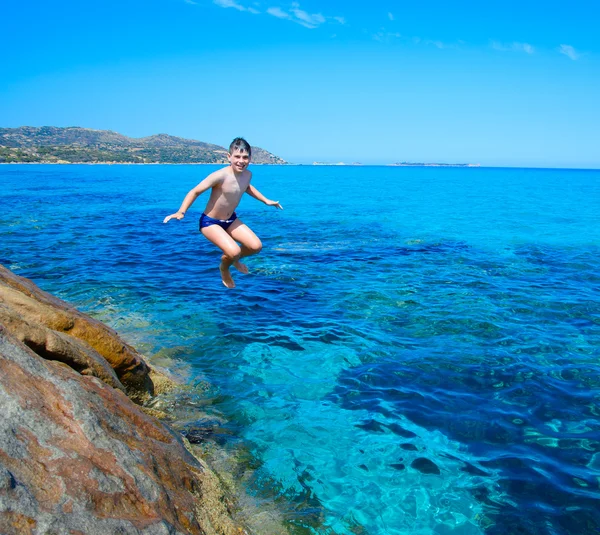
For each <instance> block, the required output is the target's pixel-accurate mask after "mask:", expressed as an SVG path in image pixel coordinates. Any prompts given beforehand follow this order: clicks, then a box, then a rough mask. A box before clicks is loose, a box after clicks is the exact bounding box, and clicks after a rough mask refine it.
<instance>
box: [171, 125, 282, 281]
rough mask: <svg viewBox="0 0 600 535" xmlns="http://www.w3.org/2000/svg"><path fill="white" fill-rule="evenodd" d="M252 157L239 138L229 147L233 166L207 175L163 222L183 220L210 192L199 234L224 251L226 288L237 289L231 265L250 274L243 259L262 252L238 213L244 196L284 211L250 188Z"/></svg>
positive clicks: (222, 274) (223, 261)
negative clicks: (205, 193) (201, 197)
mask: <svg viewBox="0 0 600 535" xmlns="http://www.w3.org/2000/svg"><path fill="white" fill-rule="evenodd" d="M251 156H252V149H251V148H250V145H249V144H248V142H247V141H246V140H245V139H243V138H241V137H236V138H235V139H234V140H233V141H232V142H231V145H229V152H228V153H227V159H228V160H229V164H230V165H229V166H227V167H223V169H219V170H218V171H215V172H214V173H211V174H210V175H208V176H207V177H206V178H205V179H204V180H203V181H202V182H200V184H198V185H197V186H196V187H195V188H194V189H192V190H191V191H190V192H189V193H188V194H187V195H186V196H185V198H184V199H183V202H182V203H181V207H180V208H179V211H178V212H177V213H175V214H171V215H169V216H167V217H165V219H164V220H163V223H167V222H169V221H170V220H171V219H183V217H184V216H185V213H186V212H187V210H188V209H189V207H190V206H192V204H193V202H194V201H195V200H196V199H197V198H198V196H199V195H200V194H202V193H204V192H205V191H206V190H208V189H211V193H210V198H209V199H208V203H207V204H206V208H205V209H204V213H203V214H202V216H201V217H200V232H202V234H203V235H204V237H205V238H207V239H208V240H209V241H211V242H212V243H214V244H215V245H216V246H217V247H218V248H219V249H221V251H223V256H221V265H220V266H219V270H220V271H221V280H222V281H223V284H224V285H225V286H227V288H235V282H233V278H232V277H231V273H230V271H229V268H230V267H231V265H233V266H234V267H235V268H236V269H237V270H238V271H239V272H241V273H244V274H245V273H248V266H246V264H242V263H241V262H240V259H242V258H244V257H245V256H250V255H253V254H257V253H259V252H260V250H261V249H262V243H261V241H260V240H259V239H258V236H256V234H254V232H252V231H251V230H250V228H249V227H247V226H246V225H244V223H242V221H241V220H240V219H238V217H237V215H236V213H235V209H236V208H237V206H238V204H239V203H240V201H241V199H242V195H243V194H244V193H247V194H248V195H250V197H254V198H255V199H258V200H259V201H262V202H264V203H265V204H266V205H267V206H274V207H275V208H279V209H280V210H283V207H282V206H281V204H279V201H271V200H269V199H267V198H266V197H265V196H264V195H263V194H262V193H260V191H258V190H257V189H256V188H255V187H254V186H252V185H251V184H250V181H251V180H252V173H251V172H250V171H248V164H249V163H250V158H251ZM236 242H239V243H240V244H241V246H240V245H238V243H236Z"/></svg>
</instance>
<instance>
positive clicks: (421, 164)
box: [390, 162, 481, 167]
mask: <svg viewBox="0 0 600 535" xmlns="http://www.w3.org/2000/svg"><path fill="white" fill-rule="evenodd" d="M390 165H393V166H395V167H481V165H480V164H478V163H424V162H398V163H392V164H390Z"/></svg>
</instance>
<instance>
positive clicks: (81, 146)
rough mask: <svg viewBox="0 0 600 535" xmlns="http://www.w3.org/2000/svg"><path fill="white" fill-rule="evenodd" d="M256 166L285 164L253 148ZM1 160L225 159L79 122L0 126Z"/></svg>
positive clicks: (216, 152) (166, 139) (159, 137)
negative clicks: (59, 125)
mask: <svg viewBox="0 0 600 535" xmlns="http://www.w3.org/2000/svg"><path fill="white" fill-rule="evenodd" d="M252 162H253V163H256V164H275V165H277V164H286V163H288V162H286V161H285V160H283V159H282V158H280V157H279V156H276V155H274V154H272V153H270V152H268V151H266V150H264V149H262V148H260V147H252ZM0 163H217V164H219V163H228V162H227V149H226V148H225V147H221V146H220V145H215V144H212V143H206V142H204V141H197V140H195V139H186V138H182V137H177V136H172V135H170V134H164V133H160V134H153V135H151V136H146V137H142V138H132V137H128V136H125V135H123V134H120V133H119V132H114V131H112V130H95V129H92V128H83V127H79V126H68V127H58V126H20V127H18V128H0Z"/></svg>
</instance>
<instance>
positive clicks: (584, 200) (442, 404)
mask: <svg viewBox="0 0 600 535" xmlns="http://www.w3.org/2000/svg"><path fill="white" fill-rule="evenodd" d="M218 167H219V166H212V165H4V166H0V206H1V210H0V263H1V264H3V265H4V266H5V267H7V268H9V269H11V270H13V272H15V273H16V274H18V275H21V276H24V277H28V278H30V279H32V280H33V281H34V282H35V283H36V284H38V285H39V286H40V287H41V288H42V289H44V290H46V291H48V292H51V293H53V294H55V295H56V296H58V297H60V298H62V299H64V300H66V301H69V302H70V303H72V304H73V305H75V306H76V307H77V308H79V309H80V310H82V311H84V312H86V313H88V314H90V315H92V316H93V317H96V318H98V319H100V320H102V321H104V322H105V323H107V324H108V325H110V326H111V327H113V328H114V329H116V330H117V331H118V333H119V334H120V335H121V336H122V337H123V338H124V339H125V340H126V341H127V342H129V343H130V344H132V345H134V346H135V347H136V348H137V349H138V350H139V351H140V352H141V353H143V354H144V355H145V356H146V358H147V359H148V361H149V362H150V363H151V364H153V365H155V366H157V367H160V368H162V369H164V370H167V371H168V372H169V373H170V374H172V375H173V377H175V378H177V379H178V380H179V381H181V382H182V384H183V385H184V388H183V389H182V391H181V392H179V393H177V394H171V395H170V396H171V397H169V396H168V395H166V396H165V397H163V398H161V397H159V398H157V400H155V401H154V402H153V406H154V407H155V408H157V409H160V410H163V411H165V412H167V413H168V414H169V415H170V418H171V425H172V426H173V427H175V428H176V429H178V430H179V431H180V432H181V433H182V434H183V435H184V436H186V437H187V438H188V439H189V440H190V442H191V443H192V444H196V445H197V446H198V447H200V448H205V449H206V451H207V452H212V454H211V455H213V457H214V458H215V459H216V461H219V459H220V462H221V463H223V465H224V466H230V467H233V468H231V472H230V474H231V479H232V480H234V481H235V482H236V484H239V485H241V486H242V487H243V491H244V493H245V494H246V495H247V497H249V498H248V499H250V500H251V501H253V504H254V505H255V506H256V507H257V508H258V510H264V511H267V513H265V514H266V515H267V516H265V518H267V517H269V518H272V517H273V515H275V514H278V515H280V516H281V518H282V519H283V521H284V524H285V525H286V526H287V528H288V529H289V530H290V532H291V533H298V534H317V535H322V534H323V535H324V534H327V535H351V534H355V535H356V534H364V535H405V534H411V535H483V534H487V535H505V534H519V535H525V534H531V535H558V534H578V535H587V534H590V535H591V534H598V533H600V171H597V170H570V169H517V168H483V167H481V168H440V167H392V166H302V165H298V166H260V165H255V166H253V167H252V169H253V173H254V178H253V184H254V185H255V187H256V188H257V189H259V190H260V191H261V192H262V193H263V194H264V195H265V196H267V197H269V198H270V199H274V200H279V201H280V202H281V204H282V206H283V208H284V210H283V211H280V210H276V209H274V208H272V207H267V206H265V205H264V204H262V203H260V202H258V201H256V200H255V199H253V198H251V197H249V196H246V198H244V199H243V201H242V203H241V205H240V207H239V209H238V211H237V213H238V216H239V217H240V218H241V219H242V220H243V221H244V222H245V223H246V224H248V225H249V226H250V227H251V228H252V229H253V230H254V231H255V232H256V234H257V235H258V236H259V237H260V238H261V240H262V242H263V250H262V252H261V253H260V254H259V255H257V256H255V257H251V258H248V259H247V263H248V266H249V268H250V271H251V272H250V274H248V275H242V274H241V273H237V272H235V271H234V272H233V276H234V279H235V281H236V284H237V287H236V288H235V289H233V290H228V289H226V288H225V287H224V286H223V284H222V283H221V280H220V277H219V271H218V263H219V254H218V253H217V251H216V249H215V248H214V246H212V245H211V244H210V243H208V242H207V241H206V240H205V239H204V238H203V237H202V235H201V234H200V233H199V232H198V218H199V216H200V214H201V213H202V210H203V208H204V205H205V202H206V197H207V195H206V194H205V195H204V196H203V197H200V198H199V199H198V200H197V201H196V203H195V204H194V206H193V207H192V208H191V210H190V211H189V212H188V214H187V215H186V217H185V219H184V220H183V221H171V222H169V223H168V224H163V222H162V221H163V218H164V217H165V216H166V215H168V214H171V213H173V212H175V211H176V210H177V209H178V208H179V206H180V203H181V201H182V199H183V197H184V196H185V194H186V193H187V192H188V191H189V190H190V189H191V188H192V187H194V186H195V185H196V184H197V183H198V182H200V181H201V180H202V179H203V178H204V177H205V176H206V175H207V174H209V173H210V172H212V171H214V170H215V169H217V168H218ZM216 451H217V452H222V453H220V454H218V453H215V452H216ZM261 508H262V509H261ZM269 508H271V509H269ZM269 515H271V516H269ZM259 516H260V515H259ZM258 532H259V533H260V528H259V529H258ZM265 532H267V528H266V527H265Z"/></svg>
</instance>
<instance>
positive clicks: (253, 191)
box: [246, 184, 283, 210]
mask: <svg viewBox="0 0 600 535" xmlns="http://www.w3.org/2000/svg"><path fill="white" fill-rule="evenodd" d="M246 193H247V194H248V195H250V197H254V198H255V199H256V200H258V201H261V202H264V203H265V204H266V205H267V206H274V207H275V208H279V209H280V210H283V206H281V204H279V201H272V200H270V199H267V198H266V197H265V196H264V195H263V194H262V193H261V192H260V191H258V190H257V189H256V188H255V187H254V186H253V185H252V184H248V187H247V188H246Z"/></svg>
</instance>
